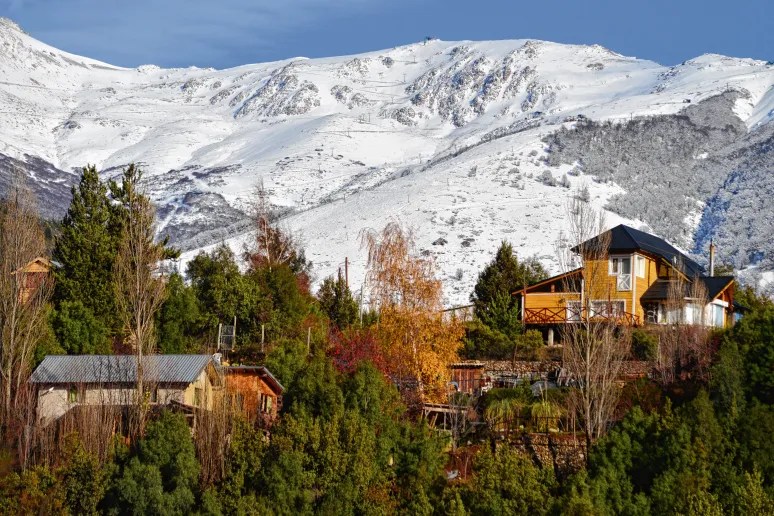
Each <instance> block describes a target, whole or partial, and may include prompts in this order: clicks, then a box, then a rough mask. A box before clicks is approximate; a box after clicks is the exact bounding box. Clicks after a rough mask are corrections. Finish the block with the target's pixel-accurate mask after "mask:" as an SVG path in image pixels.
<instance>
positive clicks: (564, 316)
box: [523, 307, 640, 326]
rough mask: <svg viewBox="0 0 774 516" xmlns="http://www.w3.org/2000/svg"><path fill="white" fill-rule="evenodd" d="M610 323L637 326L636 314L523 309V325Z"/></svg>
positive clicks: (567, 309)
mask: <svg viewBox="0 0 774 516" xmlns="http://www.w3.org/2000/svg"><path fill="white" fill-rule="evenodd" d="M586 320H589V321H593V322H600V321H605V322H611V323H615V324H619V325H623V326H639V325H640V318H639V316H638V315H636V314H631V313H629V312H623V311H617V310H599V309H594V308H591V309H585V308H583V309H582V308H575V307H556V308H525V309H524V321H523V322H524V324H564V323H579V322H581V321H586Z"/></svg>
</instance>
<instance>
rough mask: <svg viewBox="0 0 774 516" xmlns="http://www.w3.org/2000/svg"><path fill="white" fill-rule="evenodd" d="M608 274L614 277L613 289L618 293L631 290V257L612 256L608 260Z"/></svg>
mask: <svg viewBox="0 0 774 516" xmlns="http://www.w3.org/2000/svg"><path fill="white" fill-rule="evenodd" d="M610 274H611V275H612V276H616V282H615V283H616V284H615V288H616V290H618V291H628V290H631V289H632V258H631V256H613V257H612V258H610Z"/></svg>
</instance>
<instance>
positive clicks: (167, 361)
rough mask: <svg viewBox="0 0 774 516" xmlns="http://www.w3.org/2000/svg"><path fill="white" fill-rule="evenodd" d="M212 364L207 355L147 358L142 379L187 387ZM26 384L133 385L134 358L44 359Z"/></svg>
mask: <svg viewBox="0 0 774 516" xmlns="http://www.w3.org/2000/svg"><path fill="white" fill-rule="evenodd" d="M210 362H213V363H214V360H213V358H212V356H211V355H149V356H146V357H143V368H144V370H145V378H146V379H147V380H148V381H151V382H157V383H191V382H193V381H195V380H196V378H197V377H198V376H199V374H200V373H201V372H202V370H203V369H204V368H205V367H206V366H207V365H208V364H209V363H210ZM214 365H215V366H216V367H219V366H217V363H214ZM29 381H30V383H134V382H136V381H137V357H136V356H135V355H48V356H47V357H46V358H45V359H43V362H41V364H40V365H39V366H38V367H37V369H35V372H34V373H32V376H30V380H29Z"/></svg>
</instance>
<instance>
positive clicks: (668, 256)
mask: <svg viewBox="0 0 774 516" xmlns="http://www.w3.org/2000/svg"><path fill="white" fill-rule="evenodd" d="M607 233H610V247H609V248H608V252H609V253H613V254H614V253H630V252H633V251H644V252H646V253H650V254H653V255H656V256H659V257H661V258H663V259H664V260H666V261H667V263H670V264H672V266H674V267H676V268H677V269H678V270H679V271H680V272H682V273H683V274H685V275H686V276H688V277H695V276H699V275H701V273H702V268H701V266H700V265H699V264H698V263H696V262H695V261H693V260H691V259H690V258H688V257H687V256H686V255H684V254H683V253H681V252H680V251H678V250H677V249H676V248H675V247H674V246H672V245H671V244H670V243H669V242H667V241H666V240H664V239H662V238H659V237H657V236H654V235H651V234H648V233H645V232H644V231H640V230H639V229H634V228H632V227H629V226H626V225H624V224H620V225H618V226H616V227H614V228H613V229H610V230H608V231H607ZM603 234H604V233H603ZM600 237H601V235H598V236H595V237H594V238H590V239H589V240H586V241H585V242H583V243H582V244H580V245H577V246H575V247H573V248H572V251H573V252H575V253H577V252H578V251H579V249H580V248H581V247H592V246H594V245H595V243H596V242H598V240H599V239H600Z"/></svg>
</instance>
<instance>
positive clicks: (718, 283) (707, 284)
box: [640, 276, 734, 301]
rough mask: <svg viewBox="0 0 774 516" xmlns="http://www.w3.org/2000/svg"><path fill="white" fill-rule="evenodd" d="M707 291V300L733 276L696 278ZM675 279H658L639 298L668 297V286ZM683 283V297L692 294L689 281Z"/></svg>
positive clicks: (727, 284)
mask: <svg viewBox="0 0 774 516" xmlns="http://www.w3.org/2000/svg"><path fill="white" fill-rule="evenodd" d="M697 279H698V281H700V282H701V283H702V284H703V286H704V288H705V289H706V291H707V300H708V301H711V300H713V299H715V298H716V297H718V295H720V293H721V292H723V291H724V290H725V289H726V287H728V286H729V284H731V283H733V281H734V277H733V276H703V277H700V278H697ZM674 281H676V280H664V279H660V280H657V281H656V282H654V283H653V284H652V285H651V286H650V287H648V290H646V291H645V292H644V293H643V294H642V296H641V297H640V299H641V300H642V301H663V300H665V299H667V298H668V297H669V287H670V285H672V284H673V282H674ZM681 283H682V285H683V297H690V296H691V295H694V294H693V292H692V287H691V283H690V282H681Z"/></svg>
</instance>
